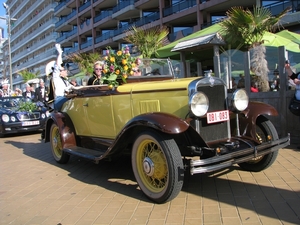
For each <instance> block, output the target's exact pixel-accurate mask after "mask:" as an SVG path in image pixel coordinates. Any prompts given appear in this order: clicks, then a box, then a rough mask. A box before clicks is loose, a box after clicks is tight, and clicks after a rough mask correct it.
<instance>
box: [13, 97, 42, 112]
mask: <svg viewBox="0 0 300 225" xmlns="http://www.w3.org/2000/svg"><path fill="white" fill-rule="evenodd" d="M42 107H43V103H42V102H36V103H35V102H32V101H23V100H21V101H19V102H18V104H17V106H16V108H15V110H16V111H19V112H27V113H32V112H33V111H36V110H41V108H42Z"/></svg>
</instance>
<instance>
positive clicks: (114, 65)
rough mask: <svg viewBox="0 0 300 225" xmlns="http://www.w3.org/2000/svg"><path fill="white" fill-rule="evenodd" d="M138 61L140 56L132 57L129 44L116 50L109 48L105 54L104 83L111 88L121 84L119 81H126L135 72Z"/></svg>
mask: <svg viewBox="0 0 300 225" xmlns="http://www.w3.org/2000/svg"><path fill="white" fill-rule="evenodd" d="M138 62H139V59H138V58H134V57H131V55H130V52H129V47H128V46H126V47H125V48H123V49H122V50H118V51H116V52H115V51H113V50H112V49H111V48H107V50H106V55H105V56H104V68H103V76H104V77H103V81H104V83H107V84H108V85H109V87H110V88H113V87H117V86H119V84H120V83H119V82H122V83H126V79H127V78H128V76H132V75H133V74H134V69H135V68H136V67H137V66H138Z"/></svg>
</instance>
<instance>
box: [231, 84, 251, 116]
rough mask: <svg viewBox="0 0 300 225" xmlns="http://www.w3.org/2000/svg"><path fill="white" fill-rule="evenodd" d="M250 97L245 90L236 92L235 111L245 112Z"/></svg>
mask: <svg viewBox="0 0 300 225" xmlns="http://www.w3.org/2000/svg"><path fill="white" fill-rule="evenodd" d="M248 104H249V97H248V95H247V92H246V91H245V90H244V89H238V90H236V91H235V92H234V93H233V95H232V106H233V110H237V111H243V110H245V109H246V108H247V107H248Z"/></svg>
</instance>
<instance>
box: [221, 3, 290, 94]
mask: <svg viewBox="0 0 300 225" xmlns="http://www.w3.org/2000/svg"><path fill="white" fill-rule="evenodd" d="M289 10H290V8H287V9H286V10H284V11H282V12H281V13H280V14H278V15H277V16H272V14H271V12H270V10H269V9H267V8H263V7H254V9H253V12H252V11H250V10H249V9H243V8H242V7H239V6H236V7H232V8H231V9H230V10H228V11H227V12H226V15H227V18H226V19H224V20H223V21H221V23H220V25H221V27H222V29H221V31H220V33H221V35H222V36H223V38H224V40H225V41H226V42H227V43H230V44H231V45H232V46H235V47H237V48H242V49H247V50H250V51H251V53H252V54H251V55H252V57H251V62H250V63H251V71H252V72H253V73H254V74H255V75H256V76H257V77H258V86H259V89H260V91H269V89H270V87H269V83H268V72H269V70H268V63H267V61H266V59H265V53H266V48H265V46H264V45H262V44H263V42H264V40H263V36H264V34H265V32H266V31H269V32H274V31H275V30H277V29H279V28H280V23H279V22H280V19H281V18H282V17H283V16H284V15H285V14H286V13H287V12H288V11H289Z"/></svg>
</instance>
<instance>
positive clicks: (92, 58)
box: [67, 52, 101, 75]
mask: <svg viewBox="0 0 300 225" xmlns="http://www.w3.org/2000/svg"><path fill="white" fill-rule="evenodd" d="M67 59H69V60H70V61H72V62H73V63H75V64H77V65H78V67H79V69H80V71H82V72H84V73H85V74H86V75H91V74H93V70H94V63H95V62H96V61H99V60H100V59H101V55H100V53H98V52H93V53H80V52H76V53H72V54H70V55H68V56H67Z"/></svg>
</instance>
